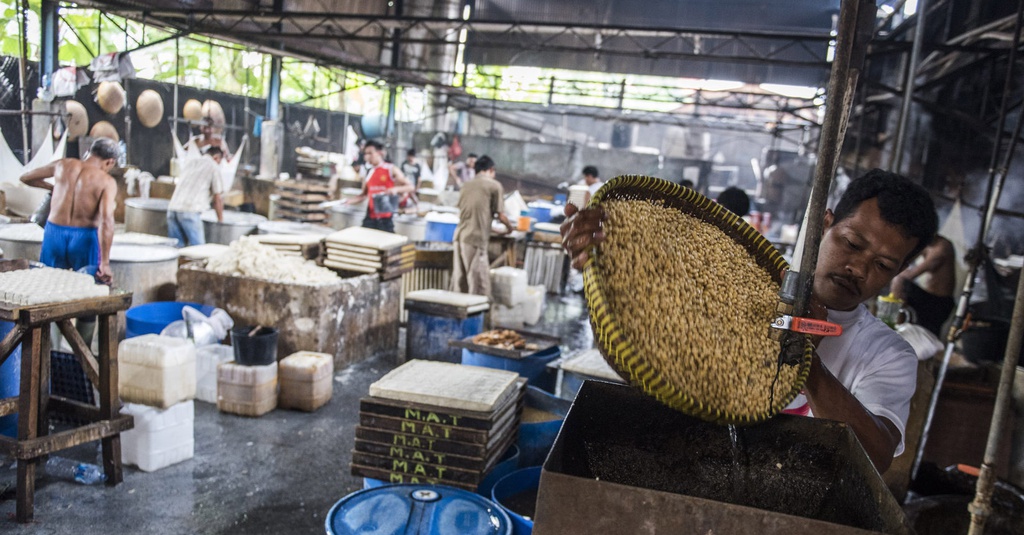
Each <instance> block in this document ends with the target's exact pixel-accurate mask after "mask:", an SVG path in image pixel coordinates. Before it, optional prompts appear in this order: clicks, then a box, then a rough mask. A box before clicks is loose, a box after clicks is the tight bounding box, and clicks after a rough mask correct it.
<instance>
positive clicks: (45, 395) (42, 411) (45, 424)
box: [36, 325, 50, 437]
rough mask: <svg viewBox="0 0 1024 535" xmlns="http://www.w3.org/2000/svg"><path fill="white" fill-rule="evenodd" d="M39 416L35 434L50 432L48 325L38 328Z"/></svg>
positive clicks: (40, 435) (42, 434) (41, 435)
mask: <svg viewBox="0 0 1024 535" xmlns="http://www.w3.org/2000/svg"><path fill="white" fill-rule="evenodd" d="M39 331H40V332H41V333H42V334H43V336H41V337H40V342H39V345H40V349H39V355H40V356H41V358H40V359H39V417H38V419H37V422H38V423H37V424H36V436H37V437H44V436H46V435H48V434H50V413H49V411H50V329H49V326H48V325H44V326H42V327H40V328H39Z"/></svg>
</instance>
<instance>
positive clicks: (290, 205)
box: [277, 197, 324, 213]
mask: <svg viewBox="0 0 1024 535" xmlns="http://www.w3.org/2000/svg"><path fill="white" fill-rule="evenodd" d="M277 207H278V208H280V209H282V210H288V211H291V212H320V213H323V212H324V208H323V207H322V206H320V203H315V202H311V203H299V202H292V201H291V200H286V199H284V198H283V197H282V198H281V199H278V201H277Z"/></svg>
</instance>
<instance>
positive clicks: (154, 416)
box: [121, 400, 195, 472]
mask: <svg viewBox="0 0 1024 535" xmlns="http://www.w3.org/2000/svg"><path fill="white" fill-rule="evenodd" d="M121 414H130V415H132V416H134V417H135V427H134V428H133V429H129V430H128V431H124V432H122V433H121V462H123V463H125V464H132V465H135V466H138V467H139V468H140V469H141V470H143V471H145V472H152V471H154V470H159V469H161V468H164V467H167V466H170V465H172V464H175V463H180V462H181V461H185V460H188V459H191V458H192V456H193V455H194V454H195V437H194V430H195V426H194V424H195V404H194V403H193V402H192V401H191V400H189V401H183V402H181V403H178V404H177V405H172V406H171V407H170V408H167V409H157V408H155V407H147V406H145V405H139V404H136V403H125V404H124V407H121Z"/></svg>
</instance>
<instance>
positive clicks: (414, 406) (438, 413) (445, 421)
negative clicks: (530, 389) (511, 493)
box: [359, 396, 518, 431]
mask: <svg viewBox="0 0 1024 535" xmlns="http://www.w3.org/2000/svg"><path fill="white" fill-rule="evenodd" d="M516 403H518V396H512V397H510V398H509V399H508V401H505V402H502V404H501V405H499V407H498V408H497V409H496V410H495V411H494V412H493V413H486V412H475V411H464V410H458V409H449V408H447V407H436V406H433V405H424V404H422V403H413V402H409V401H399V400H393V399H385V398H378V397H373V396H367V397H365V398H363V399H361V400H359V412H361V413H366V414H375V415H377V416H385V417H389V418H399V419H402V420H406V421H410V422H422V423H428V424H438V425H446V426H452V427H459V428H463V429H475V430H479V431H487V430H490V429H493V428H494V427H495V426H496V425H497V424H498V422H499V421H501V420H502V419H503V418H505V416H506V415H507V414H508V411H509V410H511V409H512V408H513V407H514V406H515V405H516Z"/></svg>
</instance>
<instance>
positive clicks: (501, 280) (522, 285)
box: [491, 266, 529, 307]
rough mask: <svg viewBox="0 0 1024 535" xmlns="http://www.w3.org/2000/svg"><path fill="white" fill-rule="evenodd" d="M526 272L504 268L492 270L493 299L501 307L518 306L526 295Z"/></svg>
mask: <svg viewBox="0 0 1024 535" xmlns="http://www.w3.org/2000/svg"><path fill="white" fill-rule="evenodd" d="M528 278H529V277H528V276H527V274H526V270H524V269H518V268H514V267H509V266H504V267H500V268H495V269H492V270H491V298H492V299H493V301H494V302H495V303H497V304H500V305H505V306H509V307H511V306H516V305H518V304H519V303H520V302H522V300H523V297H525V294H526V284H527V280H528Z"/></svg>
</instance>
